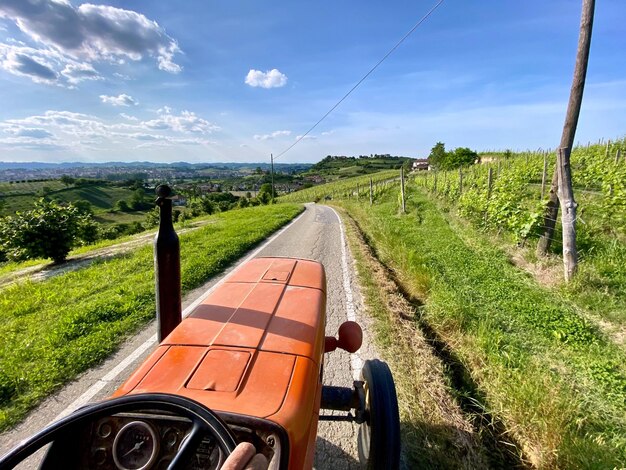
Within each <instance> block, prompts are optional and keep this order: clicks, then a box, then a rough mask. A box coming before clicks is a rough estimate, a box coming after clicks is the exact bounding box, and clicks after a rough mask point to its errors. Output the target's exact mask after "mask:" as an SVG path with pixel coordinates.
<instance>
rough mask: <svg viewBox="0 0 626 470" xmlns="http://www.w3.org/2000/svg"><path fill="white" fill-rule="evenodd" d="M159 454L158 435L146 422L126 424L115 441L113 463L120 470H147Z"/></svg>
mask: <svg viewBox="0 0 626 470" xmlns="http://www.w3.org/2000/svg"><path fill="white" fill-rule="evenodd" d="M158 454H159V440H158V439H157V433H156V431H155V430H154V428H153V427H152V426H151V425H150V424H148V423H146V422H144V421H132V422H130V423H128V424H126V425H125V426H124V427H123V428H122V429H120V432H119V433H117V436H115V441H113V461H114V462H115V465H117V468H119V469H120V470H147V469H149V468H150V467H151V466H152V465H153V464H154V462H155V460H156V458H157V455H158Z"/></svg>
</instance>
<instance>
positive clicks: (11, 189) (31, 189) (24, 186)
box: [0, 180, 66, 196]
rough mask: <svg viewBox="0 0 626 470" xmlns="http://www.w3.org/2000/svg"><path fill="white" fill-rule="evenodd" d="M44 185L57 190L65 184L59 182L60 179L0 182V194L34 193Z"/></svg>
mask: <svg viewBox="0 0 626 470" xmlns="http://www.w3.org/2000/svg"><path fill="white" fill-rule="evenodd" d="M44 187H46V188H50V189H51V190H52V191H58V190H59V189H63V188H65V187H66V186H65V185H64V184H63V183H61V180H50V181H29V182H26V183H21V182H20V183H8V182H2V183H0V194H2V195H3V196H13V195H17V194H35V193H36V192H37V191H41V190H42V189H43V188H44Z"/></svg>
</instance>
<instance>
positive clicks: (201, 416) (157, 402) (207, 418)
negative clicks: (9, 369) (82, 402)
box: [0, 393, 237, 470]
mask: <svg viewBox="0 0 626 470" xmlns="http://www.w3.org/2000/svg"><path fill="white" fill-rule="evenodd" d="M139 410H141V411H145V410H150V411H165V412H169V413H173V414H174V415H177V416H182V417H185V418H188V419H189V420H191V423H192V427H191V432H190V433H189V434H188V436H187V437H186V438H185V440H184V441H183V443H182V445H181V447H180V448H179V450H178V452H177V453H176V456H175V457H174V459H173V460H172V462H171V463H170V465H169V466H168V470H178V469H181V468H183V466H184V465H185V464H186V463H187V462H188V461H189V458H190V457H191V456H192V455H193V454H194V453H195V452H196V450H197V448H198V446H199V445H200V443H201V441H202V439H203V437H204V436H205V435H207V434H211V435H212V436H214V437H215V440H216V442H217V444H218V446H219V448H220V450H221V451H222V452H223V454H224V457H225V458H227V457H228V456H229V455H230V454H231V453H232V452H233V450H234V449H235V446H236V445H237V444H236V442H235V439H234V437H233V435H232V433H231V432H230V430H229V429H228V426H227V425H226V424H225V423H224V422H223V421H222V420H221V419H220V418H219V417H218V416H217V415H216V414H215V413H214V412H212V411H211V410H209V409H208V408H206V407H205V406H203V405H201V404H200V403H198V402H196V401H194V400H191V399H189V398H185V397H181V396H178V395H171V394H167V393H143V394H137V395H128V396H124V397H121V398H113V399H111V400H106V401H102V402H99V403H95V404H93V405H87V406H86V407H83V408H80V409H79V410H77V411H75V412H74V413H72V414H71V415H69V416H67V417H65V418H63V419H61V420H59V421H57V422H56V423H53V424H51V425H50V426H48V427H46V428H45V429H43V430H42V431H40V432H38V433H37V434H35V435H34V436H33V437H31V438H30V439H27V440H26V441H22V442H21V443H20V444H19V445H18V446H17V447H15V448H14V449H13V450H12V451H11V452H9V453H8V454H6V455H5V456H4V457H3V458H2V460H0V470H4V469H9V468H13V467H15V466H16V465H18V464H19V463H20V462H22V461H23V460H25V459H26V458H28V457H29V456H30V455H32V454H33V453H35V452H36V451H37V450H39V449H41V448H42V447H44V446H45V445H46V444H49V443H51V442H54V441H55V440H56V439H59V438H60V437H62V436H63V435H66V433H71V431H72V430H73V429H77V427H78V426H81V425H84V424H86V423H89V422H92V421H95V420H97V419H99V418H102V417H105V416H111V415H114V414H117V413H124V412H137V411H139Z"/></svg>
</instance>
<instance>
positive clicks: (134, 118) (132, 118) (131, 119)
mask: <svg viewBox="0 0 626 470" xmlns="http://www.w3.org/2000/svg"><path fill="white" fill-rule="evenodd" d="M120 116H122V117H123V118H124V119H127V120H128V121H139V118H136V117H135V116H130V115H128V114H126V113H120Z"/></svg>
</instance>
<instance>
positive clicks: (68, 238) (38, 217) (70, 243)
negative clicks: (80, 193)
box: [0, 199, 93, 263]
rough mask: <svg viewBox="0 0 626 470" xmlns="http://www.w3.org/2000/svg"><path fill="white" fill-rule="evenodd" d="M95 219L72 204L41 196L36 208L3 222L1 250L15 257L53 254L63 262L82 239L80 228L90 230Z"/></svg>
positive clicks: (19, 258) (26, 257) (14, 258)
mask: <svg viewBox="0 0 626 470" xmlns="http://www.w3.org/2000/svg"><path fill="white" fill-rule="evenodd" d="M92 220H93V219H91V216H90V215H81V214H80V213H79V211H78V209H77V208H76V207H75V206H74V205H72V204H68V205H66V206H61V205H59V204H58V203H56V202H54V201H46V200H45V199H40V200H39V201H37V202H36V203H35V207H34V209H32V210H30V211H27V212H23V213H20V212H18V213H16V214H15V215H13V216H8V217H5V218H4V219H3V220H2V221H1V222H0V242H1V243H2V248H1V250H2V251H5V252H6V253H7V257H8V258H10V259H13V260H24V259H29V258H52V260H53V261H54V262H55V263H60V262H62V261H64V260H65V258H67V254H68V253H69V251H70V250H71V249H72V247H74V246H75V245H76V244H77V243H78V242H79V241H80V235H81V230H83V229H84V230H85V231H87V232H88V231H89V229H88V226H89V225H90V224H91V221H92Z"/></svg>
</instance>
